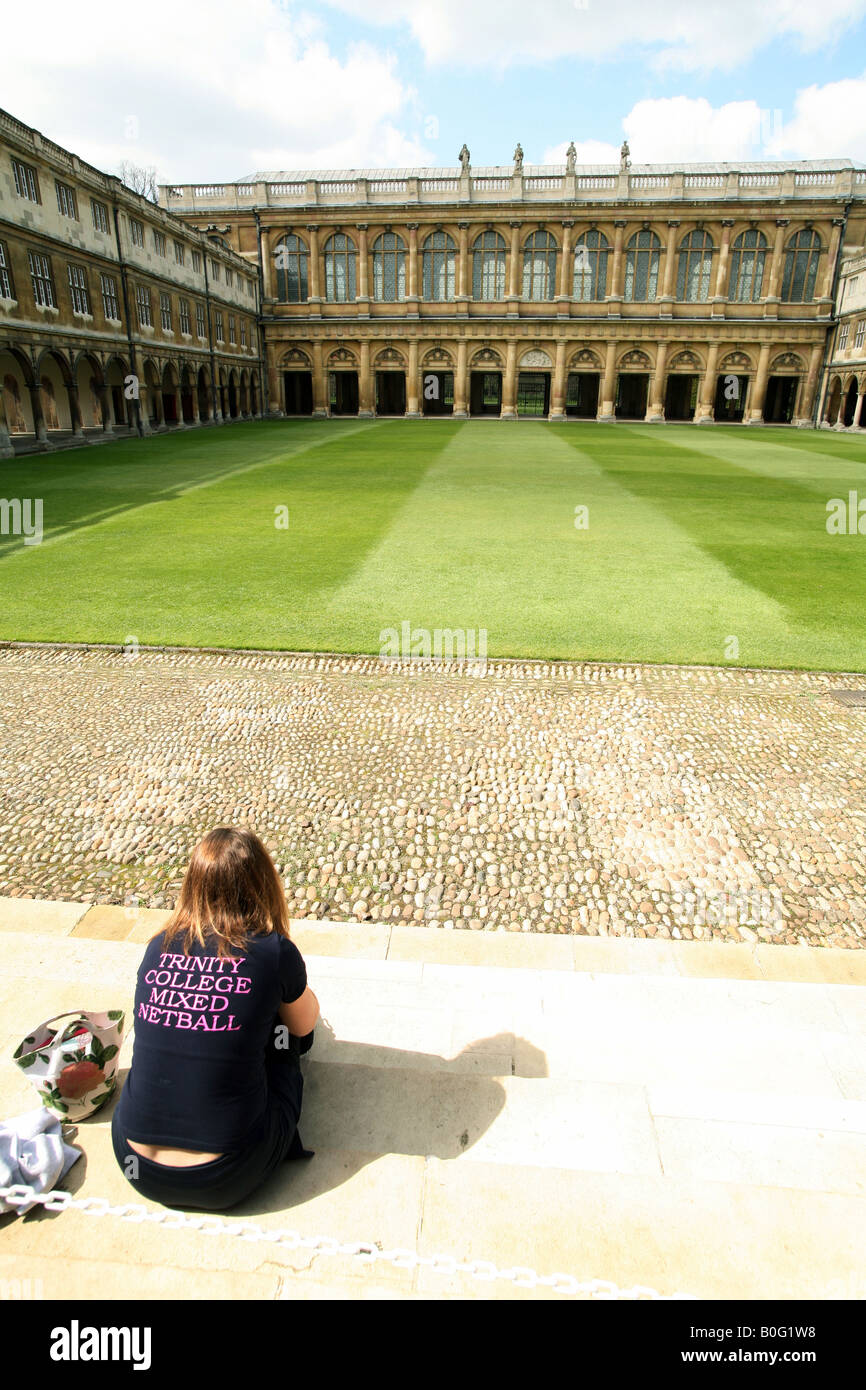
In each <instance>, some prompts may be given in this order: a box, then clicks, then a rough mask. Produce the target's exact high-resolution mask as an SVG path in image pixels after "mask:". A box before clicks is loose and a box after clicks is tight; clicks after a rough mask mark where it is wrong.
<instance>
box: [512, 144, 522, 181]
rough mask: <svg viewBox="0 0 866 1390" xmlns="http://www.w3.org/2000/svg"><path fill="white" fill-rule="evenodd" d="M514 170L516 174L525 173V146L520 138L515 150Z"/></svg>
mask: <svg viewBox="0 0 866 1390" xmlns="http://www.w3.org/2000/svg"><path fill="white" fill-rule="evenodd" d="M514 172H515V174H522V173H523V146H522V145H521V143H520V141H519V140H518V142H517V149H516V150H515V151H514Z"/></svg>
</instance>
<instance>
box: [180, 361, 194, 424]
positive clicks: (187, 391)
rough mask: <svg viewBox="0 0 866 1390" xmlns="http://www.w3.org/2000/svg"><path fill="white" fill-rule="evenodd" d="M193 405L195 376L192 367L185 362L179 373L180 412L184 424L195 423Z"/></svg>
mask: <svg viewBox="0 0 866 1390" xmlns="http://www.w3.org/2000/svg"><path fill="white" fill-rule="evenodd" d="M195 407H196V401H195V377H194V374H193V369H192V367H190V366H189V364H186V365H185V366H184V367H183V368H182V370H181V374H180V414H181V419H182V420H183V423H184V424H185V425H194V424H195V422H196V420H195V417H196V411H195Z"/></svg>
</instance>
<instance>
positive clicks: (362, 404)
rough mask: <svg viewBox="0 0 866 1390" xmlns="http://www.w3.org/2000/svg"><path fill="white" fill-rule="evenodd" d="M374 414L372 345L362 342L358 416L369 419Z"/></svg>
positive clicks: (363, 340) (364, 340)
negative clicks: (371, 364)
mask: <svg viewBox="0 0 866 1390" xmlns="http://www.w3.org/2000/svg"><path fill="white" fill-rule="evenodd" d="M373 413H374V400H373V376H372V373H371V371H370V344H369V342H368V341H367V339H362V340H361V369H360V371H359V373H358V416H359V418H364V419H367V418H369V416H371V415H372V414H373Z"/></svg>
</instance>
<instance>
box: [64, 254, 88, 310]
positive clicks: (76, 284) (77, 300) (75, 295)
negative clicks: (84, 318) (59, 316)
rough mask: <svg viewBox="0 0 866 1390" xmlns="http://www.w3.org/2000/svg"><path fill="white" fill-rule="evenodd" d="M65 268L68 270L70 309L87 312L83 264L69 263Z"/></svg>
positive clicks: (85, 277) (85, 280)
mask: <svg viewBox="0 0 866 1390" xmlns="http://www.w3.org/2000/svg"><path fill="white" fill-rule="evenodd" d="M67 270H68V272H69V297H70V299H71V300H72V311H73V313H76V314H89V313H90V298H89V296H88V293H87V276H86V275H85V273H84V266H82V265H70V266H68V267H67Z"/></svg>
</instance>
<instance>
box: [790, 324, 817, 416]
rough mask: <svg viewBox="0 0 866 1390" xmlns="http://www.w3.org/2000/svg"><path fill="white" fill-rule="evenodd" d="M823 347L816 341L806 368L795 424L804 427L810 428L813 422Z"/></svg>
mask: <svg viewBox="0 0 866 1390" xmlns="http://www.w3.org/2000/svg"><path fill="white" fill-rule="evenodd" d="M822 352H823V348H822V346H821V344H820V343H816V344H815V346H814V347H813V348H812V351H811V353H810V355H809V365H808V367H807V368H806V380H805V382H804V383H803V390H802V391H801V393H800V411H799V414H798V415H797V417H796V419H795V420H794V424H795V425H799V426H800V427H801V428H802V429H808V428H809V427H810V426H811V424H812V409H813V407H814V404H815V388H816V386H817V384H818V373H819V371H820V370H821V355H822Z"/></svg>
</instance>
